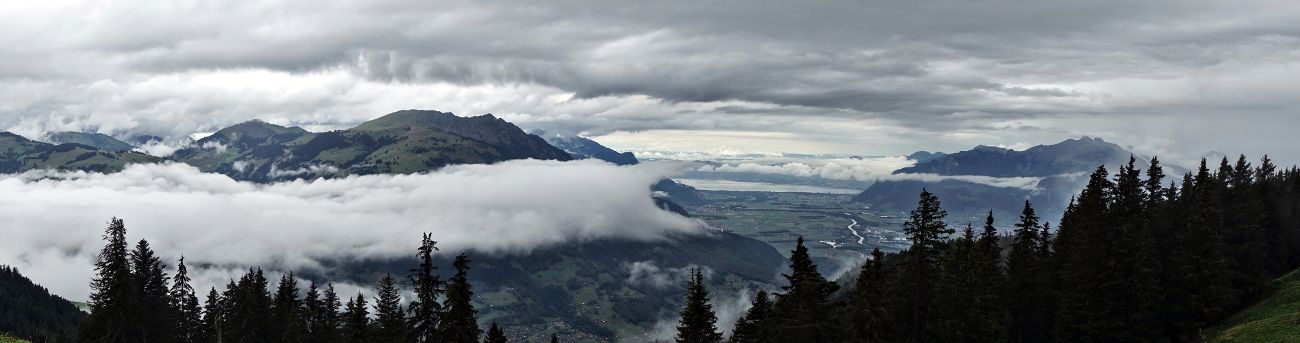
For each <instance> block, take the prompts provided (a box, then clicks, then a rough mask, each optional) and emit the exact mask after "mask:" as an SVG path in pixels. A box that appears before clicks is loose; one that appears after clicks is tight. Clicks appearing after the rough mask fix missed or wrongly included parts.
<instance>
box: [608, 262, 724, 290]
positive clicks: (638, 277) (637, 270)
mask: <svg viewBox="0 0 1300 343" xmlns="http://www.w3.org/2000/svg"><path fill="white" fill-rule="evenodd" d="M624 268H626V269H627V273H628V277H627V283H628V285H631V286H633V287H650V288H654V289H660V290H662V289H670V288H680V287H684V286H685V285H686V283H687V282H689V281H690V280H691V273H693V272H694V268H702V269H700V272H701V273H703V274H704V276H705V278H708V277H712V276H713V269H712V268H709V267H700V266H695V265H690V266H685V267H660V266H659V265H658V264H656V263H655V261H636V262H632V263H629V264H627V265H625V266H624Z"/></svg>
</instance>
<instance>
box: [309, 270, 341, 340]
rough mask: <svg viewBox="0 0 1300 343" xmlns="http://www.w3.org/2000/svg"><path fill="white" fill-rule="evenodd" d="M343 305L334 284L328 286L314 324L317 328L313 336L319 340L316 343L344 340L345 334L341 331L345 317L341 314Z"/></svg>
mask: <svg viewBox="0 0 1300 343" xmlns="http://www.w3.org/2000/svg"><path fill="white" fill-rule="evenodd" d="M342 305H343V304H342V300H339V295H338V293H335V292H334V284H332V283H331V284H326V285H325V295H324V296H323V297H321V302H320V310H319V311H318V312H317V313H316V317H315V322H314V323H312V325H314V327H315V329H314V330H313V331H312V334H313V335H314V337H318V339H319V340H317V341H316V342H323V343H331V342H338V341H340V340H342V337H343V333H342V332H341V331H340V330H341V328H342V326H343V316H342V315H341V314H339V307H340V306H342Z"/></svg>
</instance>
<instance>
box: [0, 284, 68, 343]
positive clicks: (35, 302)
mask: <svg viewBox="0 0 1300 343" xmlns="http://www.w3.org/2000/svg"><path fill="white" fill-rule="evenodd" d="M84 317H85V313H82V312H81V310H78V309H77V306H76V305H73V304H72V303H71V302H68V301H67V300H64V299H63V298H60V297H58V296H55V295H53V294H50V292H49V290H46V289H45V287H41V286H39V285H37V284H35V283H32V280H29V279H27V277H24V276H23V275H22V274H19V273H18V270H17V269H14V268H11V267H8V266H0V342H11V341H17V342H23V340H21V339H19V338H20V337H21V338H27V339H31V340H35V341H38V342H71V341H73V339H74V338H75V337H76V335H77V323H79V322H81V319H82V318H84Z"/></svg>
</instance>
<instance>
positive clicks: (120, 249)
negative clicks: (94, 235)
mask: <svg viewBox="0 0 1300 343" xmlns="http://www.w3.org/2000/svg"><path fill="white" fill-rule="evenodd" d="M104 240H105V241H106V243H105V244H104V248H103V249H102V250H100V252H99V256H98V257H97V259H96V261H95V273H96V276H95V278H94V280H92V281H91V283H90V289H91V293H90V315H88V316H86V319H85V320H84V321H82V324H81V327H80V329H79V330H80V332H79V334H78V337H79V339H80V340H81V341H82V342H130V341H136V340H138V336H134V335H131V333H130V331H129V330H128V328H130V327H132V326H133V325H134V323H135V320H136V317H135V315H136V313H137V300H136V299H137V295H136V292H135V285H134V277H132V275H131V261H130V254H129V253H128V251H127V243H126V225H125V224H123V222H122V220H121V219H117V218H113V219H111V220H109V222H108V228H107V229H106V230H105V231H104Z"/></svg>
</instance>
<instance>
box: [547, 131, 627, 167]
mask: <svg viewBox="0 0 1300 343" xmlns="http://www.w3.org/2000/svg"><path fill="white" fill-rule="evenodd" d="M546 141H547V142H550V143H551V145H554V146H555V147H556V148H560V149H562V150H564V151H565V152H568V153H569V154H570V155H573V158H578V159H583V158H594V159H598V160H602V161H606V162H609V163H613V164H617V165H620V166H625V165H632V164H637V162H639V161H637V159H636V155H634V154H632V153H631V152H618V151H614V149H610V148H607V147H605V146H604V145H601V144H600V143H596V141H593V140H591V139H588V138H586V137H577V136H573V137H559V136H552V137H548V138H546Z"/></svg>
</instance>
